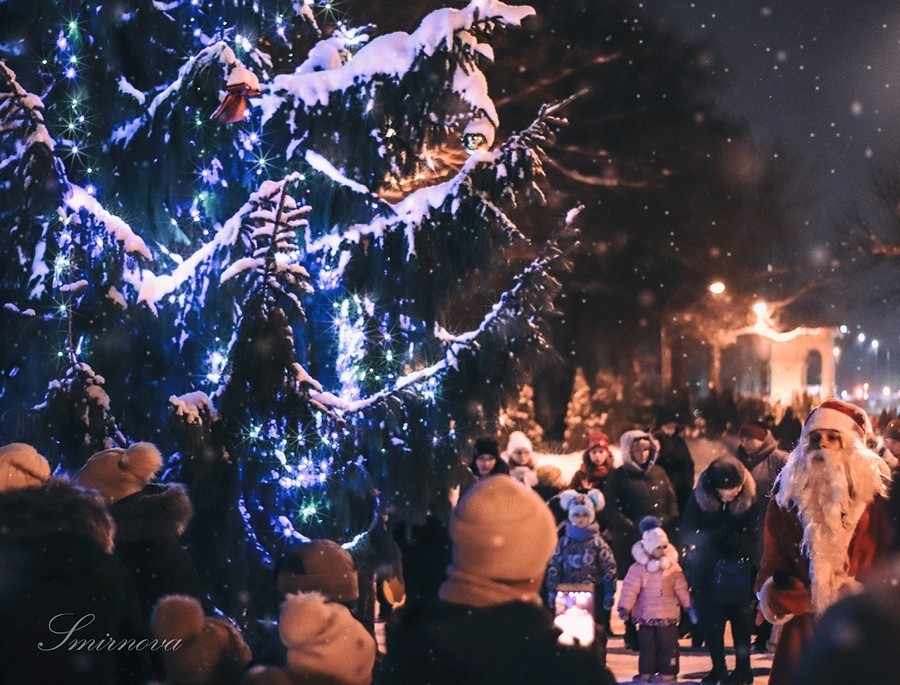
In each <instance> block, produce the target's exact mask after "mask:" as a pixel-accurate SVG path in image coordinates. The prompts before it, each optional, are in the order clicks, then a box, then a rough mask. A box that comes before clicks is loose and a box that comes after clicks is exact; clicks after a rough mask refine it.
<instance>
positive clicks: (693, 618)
mask: <svg viewBox="0 0 900 685" xmlns="http://www.w3.org/2000/svg"><path fill="white" fill-rule="evenodd" d="M687 615H688V618H689V619H691V623H693V624H694V625H697V621H698V620H699V619H700V617H699V616H697V610H696V609H695V608H694V607H689V608H688V610H687Z"/></svg>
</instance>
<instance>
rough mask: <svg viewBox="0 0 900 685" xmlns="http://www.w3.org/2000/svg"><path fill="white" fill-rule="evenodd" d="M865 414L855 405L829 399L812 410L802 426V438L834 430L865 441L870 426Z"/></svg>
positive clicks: (832, 398)
mask: <svg viewBox="0 0 900 685" xmlns="http://www.w3.org/2000/svg"><path fill="white" fill-rule="evenodd" d="M870 425H871V424H870V423H869V418H868V416H866V412H865V411H864V410H863V409H860V408H859V407H857V406H856V405H855V404H850V403H849V402H842V401H841V400H839V399H837V398H834V397H829V398H828V399H827V400H825V401H824V402H822V404H820V405H819V406H818V407H816V408H815V409H813V410H812V411H811V412H810V413H809V416H807V417H806V423H805V424H803V435H804V437H805V436H807V435H809V434H810V433H811V432H812V431H814V430H835V431H839V432H841V433H846V434H847V435H853V436H855V437H857V438H859V439H860V440H865V438H866V429H867V426H870Z"/></svg>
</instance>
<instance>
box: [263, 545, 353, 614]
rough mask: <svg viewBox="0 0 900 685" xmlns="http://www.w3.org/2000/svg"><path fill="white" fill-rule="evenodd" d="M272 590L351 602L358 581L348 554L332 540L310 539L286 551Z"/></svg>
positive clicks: (333, 600) (284, 593)
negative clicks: (311, 594) (304, 593)
mask: <svg viewBox="0 0 900 685" xmlns="http://www.w3.org/2000/svg"><path fill="white" fill-rule="evenodd" d="M275 587H276V589H277V590H278V594H279V595H286V594H288V593H289V592H321V593H322V594H323V595H324V596H325V598H326V599H327V600H329V601H331V602H354V601H356V600H357V599H358V598H359V580H358V576H357V573H356V567H355V566H354V564H353V558H352V557H351V556H350V552H348V551H347V550H345V549H344V548H342V547H341V546H340V545H339V544H338V543H336V542H334V541H332V540H312V541H311V542H307V543H304V544H301V545H298V546H297V547H295V548H294V549H292V550H290V551H289V552H286V553H285V555H284V558H283V559H282V560H281V562H280V563H279V565H278V571H277V575H276V577H275Z"/></svg>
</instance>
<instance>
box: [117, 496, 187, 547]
mask: <svg viewBox="0 0 900 685" xmlns="http://www.w3.org/2000/svg"><path fill="white" fill-rule="evenodd" d="M109 511H110V513H111V514H112V517H113V519H115V522H116V540H117V541H119V542H137V541H139V540H160V539H163V538H180V537H181V536H182V535H183V534H184V531H185V530H187V527H188V523H189V522H190V520H191V517H192V516H193V514H194V509H193V507H192V506H191V500H190V498H189V497H188V494H187V490H186V489H185V487H184V486H183V485H182V484H181V483H165V484H162V483H160V484H154V485H147V486H145V487H144V489H143V490H141V491H140V492H138V493H135V494H134V495H130V496H128V497H126V498H125V499H121V500H119V501H118V502H114V503H113V504H111V505H110V507H109Z"/></svg>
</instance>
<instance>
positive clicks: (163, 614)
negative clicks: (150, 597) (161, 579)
mask: <svg viewBox="0 0 900 685" xmlns="http://www.w3.org/2000/svg"><path fill="white" fill-rule="evenodd" d="M150 624H151V626H152V628H153V634H154V635H155V636H156V637H157V639H159V640H181V644H180V646H179V648H178V649H175V650H166V649H161V650H159V653H160V654H162V658H163V662H164V664H165V668H166V674H167V680H166V682H167V683H170V685H205V684H210V685H212V684H213V683H233V682H236V681H237V679H238V678H239V677H240V674H241V672H242V671H243V670H244V668H245V667H246V666H247V664H248V663H250V657H251V654H250V648H249V647H247V643H246V642H244V638H243V637H242V636H241V633H240V631H238V629H237V628H235V626H234V625H233V624H232V623H231V622H230V621H229V620H228V619H225V618H219V617H215V616H211V617H205V616H204V615H203V608H202V607H201V606H200V602H198V601H197V600H196V599H194V598H193V597H187V596H185V595H168V596H166V597H163V598H162V599H160V600H159V602H158V603H157V605H156V608H155V609H154V610H153V616H152V617H151V619H150Z"/></svg>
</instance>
